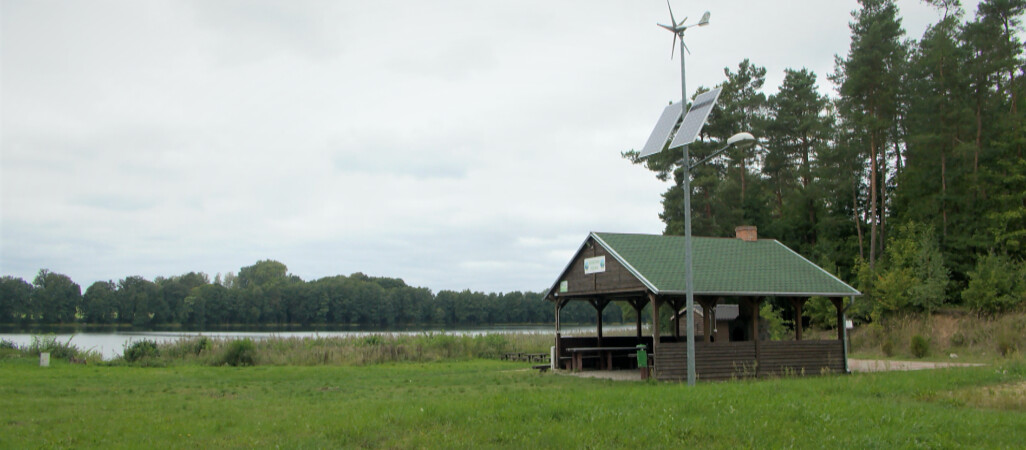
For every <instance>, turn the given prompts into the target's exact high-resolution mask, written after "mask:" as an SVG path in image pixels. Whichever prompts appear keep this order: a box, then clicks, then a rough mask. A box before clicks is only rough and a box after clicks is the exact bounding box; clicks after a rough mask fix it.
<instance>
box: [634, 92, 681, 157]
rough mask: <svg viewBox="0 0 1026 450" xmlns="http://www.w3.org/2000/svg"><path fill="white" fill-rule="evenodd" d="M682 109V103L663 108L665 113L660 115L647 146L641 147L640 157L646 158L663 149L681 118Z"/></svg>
mask: <svg viewBox="0 0 1026 450" xmlns="http://www.w3.org/2000/svg"><path fill="white" fill-rule="evenodd" d="M682 109H683V108H682V107H681V104H680V103H677V104H672V105H670V106H667V107H666V108H665V109H663V114H662V115H661V116H659V121H658V122H656V126H655V129H653V130H652V135H651V136H649V137H648V142H646V143H645V148H643V149H641V154H639V155H638V156H639V157H641V158H644V157H646V156H649V155H653V154H655V153H659V152H661V151H663V147H665V146H666V141H668V140H670V133H673V126H674V125H677V121H678V120H680V116H681V115H682V113H683V111H682Z"/></svg>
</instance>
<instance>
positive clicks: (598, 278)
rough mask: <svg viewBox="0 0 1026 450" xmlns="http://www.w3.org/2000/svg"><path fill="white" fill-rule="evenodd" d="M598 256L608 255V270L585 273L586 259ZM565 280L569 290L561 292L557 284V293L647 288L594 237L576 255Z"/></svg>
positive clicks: (576, 293) (607, 291)
mask: <svg viewBox="0 0 1026 450" xmlns="http://www.w3.org/2000/svg"><path fill="white" fill-rule="evenodd" d="M596 256H605V257H606V271H605V272H600V273H592V274H587V275H586V274H585V273H584V260H585V259H587V258H593V257H596ZM563 280H566V282H567V288H568V289H567V292H559V286H558V285H557V286H556V294H557V295H573V296H580V295H591V294H595V295H600V294H607V293H615V292H624V291H641V290H644V289H645V286H644V285H643V284H641V282H640V281H638V279H637V278H636V277H635V276H634V275H633V274H631V273H630V271H628V270H627V268H625V267H624V266H623V265H622V264H620V263H619V262H618V261H617V260H616V259H615V258H613V256H612V255H610V254H609V253H608V252H606V250H605V249H604V248H602V246H601V245H599V244H598V243H597V242H595V240H594V239H592V238H589V239H588V242H587V243H585V245H584V247H583V248H582V249H581V252H580V253H578V254H577V255H576V256H575V257H574V261H573V263H571V264H570V268H569V269H568V270H567V272H566V273H564V274H563V277H562V278H560V280H559V281H563Z"/></svg>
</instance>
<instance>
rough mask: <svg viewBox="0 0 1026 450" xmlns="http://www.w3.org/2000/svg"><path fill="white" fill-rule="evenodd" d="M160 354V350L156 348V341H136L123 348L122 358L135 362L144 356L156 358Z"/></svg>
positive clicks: (144, 357)
mask: <svg viewBox="0 0 1026 450" xmlns="http://www.w3.org/2000/svg"><path fill="white" fill-rule="evenodd" d="M157 356H160V350H158V349H157V343H156V342H153V341H146V340H143V341H137V342H133V343H132V345H129V346H128V348H126V349H125V354H124V358H125V361H128V362H136V361H139V360H142V359H146V358H156V357H157Z"/></svg>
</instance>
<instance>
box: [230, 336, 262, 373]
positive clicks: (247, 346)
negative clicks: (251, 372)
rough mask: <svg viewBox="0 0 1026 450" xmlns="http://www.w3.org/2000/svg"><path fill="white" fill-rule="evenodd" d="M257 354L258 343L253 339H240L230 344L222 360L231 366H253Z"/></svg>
mask: <svg viewBox="0 0 1026 450" xmlns="http://www.w3.org/2000/svg"><path fill="white" fill-rule="evenodd" d="M255 355H256V345H254V344H253V340H252V339H249V338H246V339H239V340H235V341H232V342H230V343H229V344H228V348H227V349H225V352H224V357H223V358H222V359H221V362H222V364H227V365H229V366H252V365H253V359H254V358H253V357H254V356H255Z"/></svg>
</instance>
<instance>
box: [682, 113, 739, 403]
mask: <svg viewBox="0 0 1026 450" xmlns="http://www.w3.org/2000/svg"><path fill="white" fill-rule="evenodd" d="M754 144H755V136H752V134H751V133H737V134H735V135H733V136H731V137H730V138H728V139H727V145H725V146H723V148H721V149H719V150H716V151H715V152H713V153H712V154H710V155H709V156H706V157H705V158H703V159H702V160H701V161H699V162H697V163H695V164H691V156H690V155H689V154H688V147H689V146H688V145H685V146H684V160H683V161H681V167H682V168H683V169H684V283H685V284H686V286H685V295H686V296H687V297H686V298H687V303H686V305H687V306H685V308H686V312H687V321H688V332H687V339H688V386H694V385H695V283H694V281H695V271H694V267H693V266H692V258H691V254H692V253H693V252H692V250H691V169H694V168H695V167H698V166H700V165H702V164H705V163H706V162H707V161H709V160H710V159H713V158H715V157H717V156H719V155H720V153H723V152H725V151H727V149H729V148H731V147H739V148H747V147H751V146H752V145H754ZM707 314H708V313H707Z"/></svg>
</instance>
